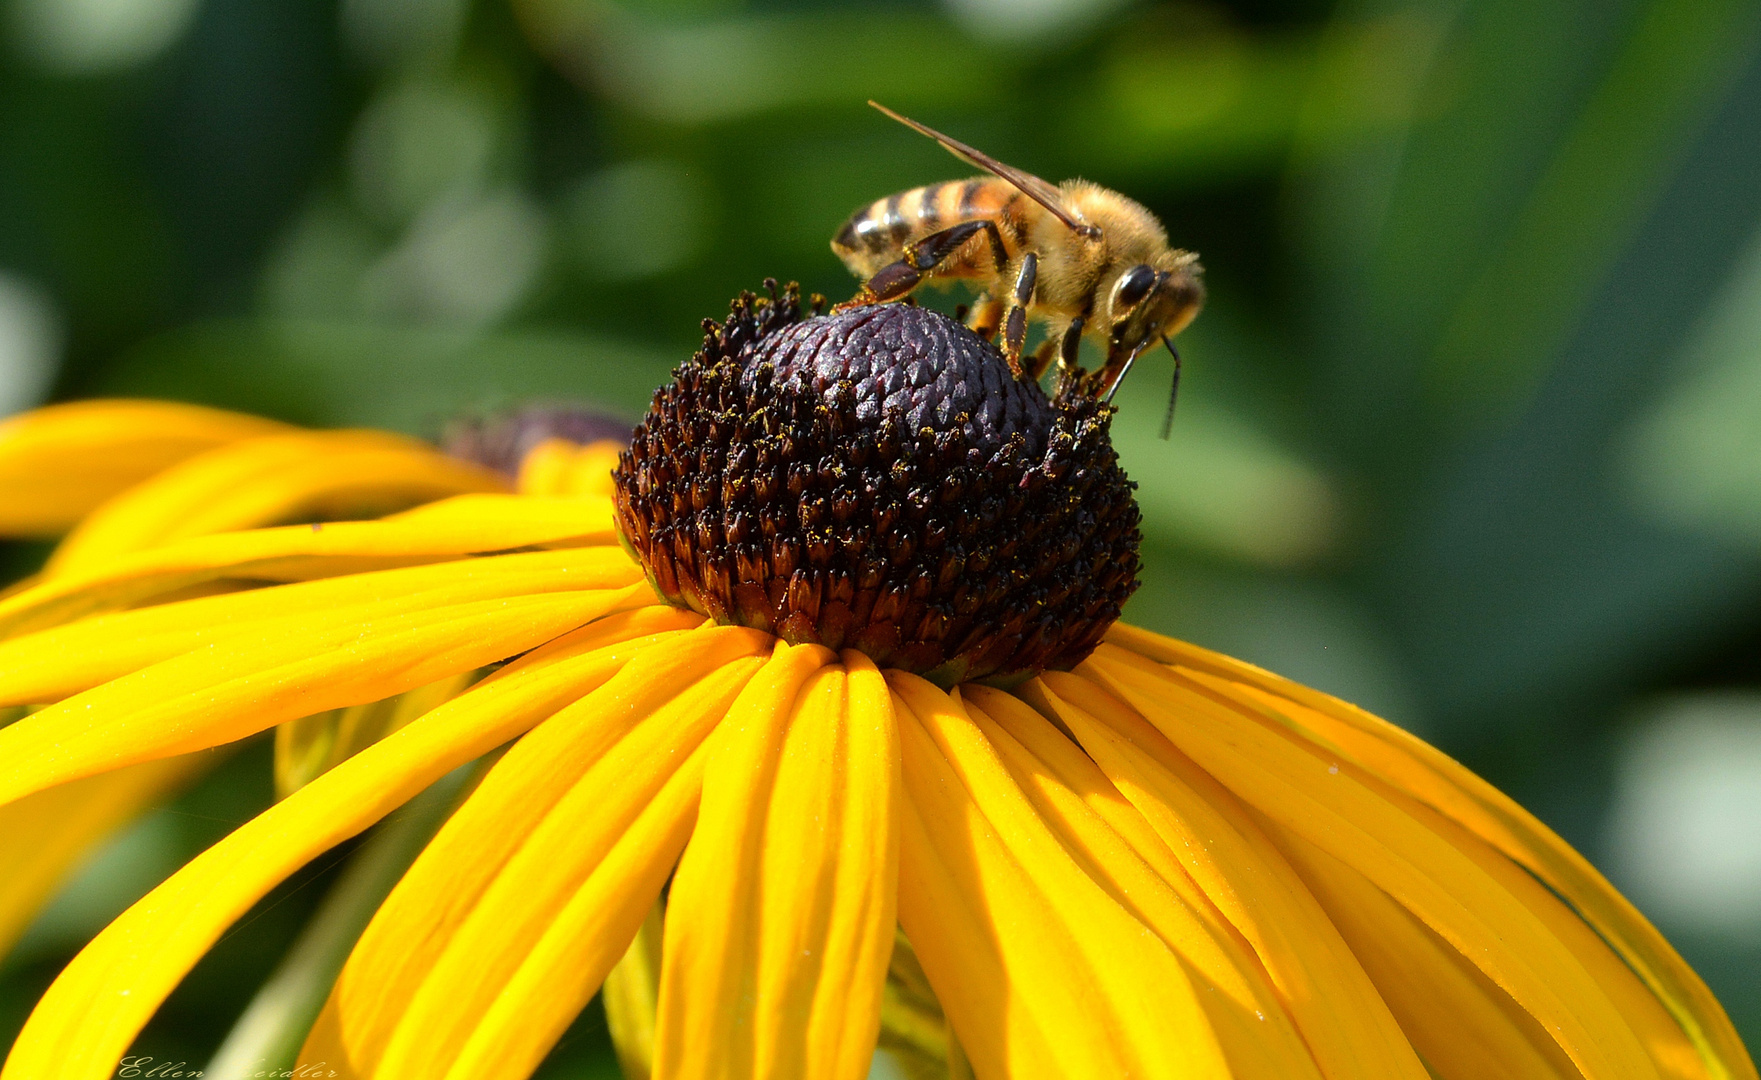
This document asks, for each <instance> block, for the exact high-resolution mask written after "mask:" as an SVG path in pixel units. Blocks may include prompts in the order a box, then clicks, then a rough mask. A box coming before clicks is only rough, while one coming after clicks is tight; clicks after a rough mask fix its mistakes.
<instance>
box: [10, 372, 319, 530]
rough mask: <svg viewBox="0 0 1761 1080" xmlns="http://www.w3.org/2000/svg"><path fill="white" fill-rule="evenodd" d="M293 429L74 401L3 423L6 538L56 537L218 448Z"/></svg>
mask: <svg viewBox="0 0 1761 1080" xmlns="http://www.w3.org/2000/svg"><path fill="white" fill-rule="evenodd" d="M292 430H294V429H293V428H291V427H289V426H288V425H286V424H280V423H277V422H275V421H273V420H265V419H263V418H261V417H257V416H246V415H243V414H242V413H231V412H222V411H221V410H219V409H207V408H203V407H202V406H200V405H185V404H181V403H179V402H172V401H115V400H97V401H76V402H70V403H68V404H64V405H49V406H45V407H44V408H41V409H36V410H34V411H31V412H27V413H22V414H20V415H18V416H14V417H11V418H9V419H6V420H4V421H0V536H54V535H56V534H58V533H62V532H66V531H67V530H68V529H70V528H72V527H73V526H74V525H75V524H76V523H77V522H78V521H79V520H80V519H81V518H83V517H85V516H86V515H87V514H89V513H91V511H92V510H93V509H94V508H96V507H97V506H98V505H99V504H101V503H103V502H104V501H105V500H106V499H109V498H112V497H113V496H115V495H117V494H119V493H120V492H122V491H125V490H127V489H128V488H130V487H133V486H134V485H135V484H138V483H140V482H141V481H142V480H145V479H147V478H148V477H150V476H152V475H153V474H155V473H157V472H159V471H160V470H162V469H166V468H169V467H170V466H172V465H175V464H177V463H178V462H180V461H183V460H184V459H186V458H189V457H191V456H193V455H196V454H199V453H202V452H203V451H205V450H211V449H213V448H214V447H216V446H224V445H226V444H227V443H232V442H237V441H238V440H240V439H250V438H256V437H260V436H264V435H274V434H279V433H285V432H290V431H292Z"/></svg>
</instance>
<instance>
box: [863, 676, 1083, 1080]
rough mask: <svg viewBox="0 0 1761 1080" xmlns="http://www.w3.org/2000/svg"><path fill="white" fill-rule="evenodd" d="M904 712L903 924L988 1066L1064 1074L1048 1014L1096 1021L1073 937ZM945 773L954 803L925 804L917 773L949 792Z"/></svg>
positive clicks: (973, 1053)
mask: <svg viewBox="0 0 1761 1080" xmlns="http://www.w3.org/2000/svg"><path fill="white" fill-rule="evenodd" d="M895 716H896V717H897V722H898V725H899V746H900V759H901V763H902V765H903V773H904V780H903V785H904V791H905V794H906V798H905V799H903V800H902V802H901V805H900V809H899V924H900V926H901V927H903V928H904V930H905V931H906V933H907V934H908V935H909V936H910V939H911V942H912V944H913V945H914V947H915V951H916V953H917V954H918V957H919V959H920V961H921V962H922V964H923V966H924V967H926V968H934V970H935V985H934V992H935V995H936V996H937V997H939V998H940V1000H941V1002H942V1007H943V1009H944V1010H945V1011H946V1013H947V1017H948V1020H949V1022H950V1023H951V1024H952V1026H953V1027H955V1028H957V1029H958V1030H959V1031H960V1039H961V1040H962V1043H963V1048H964V1050H965V1052H966V1054H967V1056H968V1057H969V1058H970V1059H971V1060H973V1061H975V1062H977V1065H978V1071H979V1072H981V1073H983V1074H984V1075H985V1076H987V1077H1007V1076H1036V1077H1041V1076H1043V1077H1062V1076H1064V1075H1066V1073H1065V1071H1064V1070H1062V1069H1060V1068H1059V1067H1058V1063H1057V1057H1056V1055H1055V1053H1054V1049H1053V1045H1052V1042H1051V1038H1050V1036H1049V1035H1048V1034H1047V1025H1043V1024H1042V1023H1041V1021H1040V1019H1039V1016H1040V1015H1041V1014H1043V1013H1045V1012H1048V1011H1050V1012H1053V1013H1054V1014H1055V1013H1057V1012H1059V1011H1062V1012H1064V1013H1065V1014H1066V1017H1067V1019H1066V1021H1065V1022H1066V1023H1071V1022H1074V1023H1077V1024H1080V1023H1082V1022H1083V1020H1084V1019H1085V1017H1084V1014H1083V1013H1082V1012H1081V1011H1080V1003H1079V1002H1078V1001H1077V1000H1076V999H1075V998H1074V997H1073V996H1072V995H1071V993H1070V988H1069V986H1068V985H1067V981H1066V980H1067V975H1066V972H1065V970H1064V969H1065V968H1066V967H1067V965H1068V961H1067V959H1066V958H1067V957H1068V955H1069V951H1070V950H1069V943H1068V941H1067V940H1066V937H1067V935H1065V934H1064V933H1063V932H1062V930H1061V928H1059V927H1058V925H1057V923H1056V922H1055V921H1054V920H1053V919H1052V916H1051V912H1050V911H1049V910H1048V909H1047V908H1046V905H1045V902H1044V901H1043V900H1042V899H1041V898H1040V897H1039V896H1038V895H1036V894H1035V893H1034V892H1033V889H1032V887H1031V886H1030V885H1029V884H1028V882H1027V880H1026V879H1025V877H1024V876H1023V875H1022V872H1021V868H1020V867H1019V866H1018V865H1016V864H1015V863H1014V861H1013V860H1012V859H1010V858H1009V857H1008V855H1007V853H1005V852H1003V851H1002V850H1001V846H1000V845H999V844H998V843H997V840H996V837H995V835H994V834H992V833H991V832H990V830H989V829H988V828H986V827H984V826H983V825H982V817H981V815H979V814H978V813H977V811H976V810H975V809H974V808H973V807H972V804H971V800H970V799H966V798H964V795H963V792H962V791H961V789H960V787H959V781H958V780H956V779H954V778H953V777H951V776H947V775H945V770H946V764H945V763H939V764H938V761H937V755H936V754H935V748H934V744H933V743H931V742H930V740H929V736H928V735H927V734H925V733H924V731H923V728H922V725H920V724H919V723H918V722H917V719H916V718H915V717H913V716H910V715H909V714H908V711H906V710H903V709H896V710H895ZM919 761H921V762H922V763H923V764H921V765H918V766H917V767H916V768H913V765H914V764H915V763H916V762H919ZM937 770H941V771H942V775H941V777H940V781H941V782H940V791H939V793H941V794H944V795H946V797H947V799H946V801H947V802H948V803H949V804H950V805H948V806H946V807H941V806H937V805H933V804H932V805H930V806H929V808H928V809H927V810H925V811H920V810H919V809H918V803H919V799H918V797H917V796H915V795H914V794H913V791H912V786H913V778H914V776H923V775H925V774H926V773H927V774H929V783H930V784H931V785H932V787H931V789H930V790H931V792H937V787H936V786H935V785H938V777H937ZM923 801H925V802H928V801H929V800H928V799H925V800H923ZM944 815H946V816H944ZM951 837H954V838H958V840H957V841H956V842H954V843H950V842H949V841H950V838H951ZM987 883H988V888H986V885H987ZM1059 1027H1060V1025H1058V1024H1056V1023H1053V1024H1051V1025H1050V1028H1051V1029H1052V1030H1058V1029H1059ZM1061 1033H1062V1032H1061ZM1094 1037H1101V1036H1098V1035H1097V1036H1094Z"/></svg>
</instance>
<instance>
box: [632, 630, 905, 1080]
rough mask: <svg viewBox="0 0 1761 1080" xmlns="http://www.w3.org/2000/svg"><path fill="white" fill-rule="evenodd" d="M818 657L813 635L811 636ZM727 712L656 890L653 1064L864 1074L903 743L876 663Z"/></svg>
mask: <svg viewBox="0 0 1761 1080" xmlns="http://www.w3.org/2000/svg"><path fill="white" fill-rule="evenodd" d="M810 657H811V659H810V661H809V662H811V660H812V659H816V660H818V661H819V662H822V663H823V662H824V661H825V660H827V659H829V658H830V657H829V654H828V653H826V652H825V651H824V650H815V651H813V652H811V653H810ZM844 662H845V666H844V667H842V668H840V667H827V668H824V669H822V670H820V671H818V672H815V673H814V674H813V675H812V677H811V678H809V679H808V680H807V681H806V683H805V684H804V685H803V686H802V687H801V689H800V692H799V694H798V696H796V698H795V700H794V701H793V703H792V704H788V703H784V702H781V701H780V700H779V701H777V702H776V703H775V704H776V707H775V708H774V710H773V711H771V712H769V714H768V715H767V714H764V713H759V712H743V713H739V714H735V715H730V717H729V719H728V723H727V724H726V726H725V727H724V728H723V730H722V732H721V733H719V734H718V736H717V738H716V741H715V743H714V745H713V748H712V749H713V756H712V758H711V761H710V765H709V770H708V773H707V776H706V778H705V781H704V795H703V806H702V812H701V817H700V822H699V825H698V828H697V831H696V833H695V835H693V837H692V840H691V845H690V847H689V848H688V849H687V850H686V854H685V858H684V860H683V861H682V862H681V864H680V867H679V872H678V874H677V876H676V877H675V879H674V883H673V888H672V891H671V893H670V894H669V898H668V905H667V933H666V948H665V956H664V960H663V967H662V976H661V1004H660V1016H659V1028H658V1031H657V1035H656V1056H655V1064H654V1073H653V1075H654V1076H656V1077H661V1078H671V1077H712V1076H713V1077H728V1078H733V1077H754V1078H762V1077H773V1076H790V1077H802V1078H804V1080H840V1078H844V1080H859V1078H861V1077H864V1076H866V1075H867V1073H868V1066H869V1062H870V1060H871V1058H872V1057H873V1053H874V1044H875V1039H876V1036H877V1035H878V1033H879V1030H880V1006H881V993H882V987H883V986H884V984H885V982H886V971H887V960H888V958H889V956H890V955H891V953H892V947H893V929H894V925H895V902H896V896H897V880H898V849H897V829H896V813H897V811H896V805H897V797H898V796H897V792H898V774H899V762H898V748H897V739H896V736H895V733H894V723H893V716H892V708H891V703H890V699H889V695H888V692H887V687H886V683H885V682H884V680H883V679H882V678H881V676H880V672H879V671H878V670H877V669H876V668H875V667H874V665H873V663H872V662H870V661H868V660H867V659H866V658H865V657H862V656H860V655H859V654H856V653H846V654H845V656H844Z"/></svg>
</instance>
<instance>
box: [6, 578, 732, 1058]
mask: <svg viewBox="0 0 1761 1080" xmlns="http://www.w3.org/2000/svg"><path fill="white" fill-rule="evenodd" d="M697 621H698V620H697V619H695V618H694V617H692V616H689V615H688V614H686V613H682V612H678V611H676V610H674V609H670V608H662V607H650V608H644V609H642V610H640V611H634V612H630V613H628V614H625V615H618V616H613V617H611V618H607V619H603V620H601V621H599V622H597V623H594V624H593V625H592V627H591V628H584V630H586V629H591V630H592V631H593V633H592V634H589V633H586V632H577V633H576V634H574V635H572V645H571V647H570V648H568V649H561V650H557V651H552V652H549V653H547V654H546V655H545V656H543V657H542V658H536V659H534V658H532V657H528V658H524V659H522V660H520V661H518V662H516V663H514V664H511V665H509V666H508V667H506V668H504V669H502V670H501V671H499V672H497V673H496V674H495V675H494V676H492V677H490V678H488V679H485V680H484V681H482V682H480V683H478V684H477V685H476V686H474V687H472V688H471V689H470V690H468V691H466V692H465V693H464V694H462V695H460V696H459V697H457V698H454V699H453V700H452V701H450V702H448V703H447V704H445V705H442V706H441V707H440V708H438V709H436V710H435V711H434V712H432V713H429V714H428V715H427V716H425V717H422V718H421V719H419V720H417V721H415V722H414V723H412V724H410V726H408V727H406V728H404V729H403V730H402V731H399V732H398V733H397V734H395V735H392V736H391V737H389V738H387V739H385V740H383V741H382V742H379V743H376V744H374V745H373V746H370V747H368V748H367V749H365V750H363V751H362V752H361V753H359V754H357V755H355V756H354V757H352V758H350V759H349V760H348V761H345V762H343V763H342V764H341V765H338V766H337V767H336V768H334V769H332V770H330V771H329V772H327V773H325V774H324V775H323V776H321V777H319V778H318V779H317V780H314V781H313V782H312V783H310V784H308V785H306V786H305V787H303V788H301V789H300V790H299V791H296V792H294V793H293V794H292V795H291V796H289V797H288V798H286V799H284V800H282V801H281V802H279V803H277V804H276V805H274V806H272V807H270V808H269V809H268V810H266V811H264V812H263V813H261V814H259V815H258V816H257V817H255V818H253V819H252V820H251V821H249V822H247V823H245V824H244V825H242V826H240V827H239V828H238V829H236V830H234V831H233V832H232V834H231V835H229V836H227V837H226V839H224V840H222V841H220V842H219V843H218V844H216V845H214V846H213V847H211V848H209V849H208V850H207V851H204V852H203V853H202V854H201V855H199V856H197V857H196V858H195V859H193V860H192V861H191V862H190V863H189V864H188V865H186V866H185V867H184V868H183V869H182V870H179V871H178V872H177V873H176V874H174V875H173V876H172V877H171V878H170V879H168V880H167V881H166V882H164V883H163V884H161V885H160V886H159V887H158V888H156V889H154V890H153V891H152V892H151V893H149V894H147V896H146V897H144V898H143V899H142V900H141V901H140V902H139V903H137V904H135V905H134V906H133V907H131V908H130V909H129V910H128V911H126V912H124V913H123V914H122V915H121V916H120V917H118V918H117V920H116V921H115V922H113V923H111V924H110V925H109V926H108V927H106V928H105V929H104V930H103V932H101V933H100V934H99V935H98V936H97V937H96V938H94V939H93V941H92V943H91V944H90V945H88V946H87V947H86V948H85V949H84V950H83V951H82V952H81V953H80V954H79V955H78V956H76V957H75V958H74V959H73V961H72V963H70V964H69V965H68V966H67V968H66V969H65V970H63V971H62V973H61V975H60V977H58V978H57V979H56V980H55V983H54V984H53V985H52V986H51V987H50V988H49V990H48V992H47V993H46V994H44V995H43V998H42V1000H41V1001H39V1002H38V1003H37V1007H36V1009H35V1011H34V1012H32V1014H31V1016H30V1018H29V1020H27V1021H26V1023H25V1027H24V1030H23V1031H22V1032H20V1034H19V1037H18V1041H17V1042H16V1043H15V1044H14V1045H13V1049H12V1053H11V1056H10V1057H8V1058H7V1061H6V1067H5V1069H4V1071H0V1078H3V1080H41V1078H43V1077H51V1076H52V1077H55V1078H56V1080H100V1078H102V1077H108V1076H111V1075H113V1074H114V1071H115V1069H116V1062H117V1061H118V1060H119V1059H120V1058H121V1056H122V1054H123V1052H124V1051H125V1050H127V1048H128V1046H129V1044H130V1042H131V1041H132V1040H133V1039H134V1037H135V1035H136V1034H137V1033H138V1032H139V1031H140V1029H141V1026H142V1025H143V1024H145V1023H146V1021H147V1019H148V1018H149V1017H150V1016H151V1015H152V1014H153V1011H154V1010H155V1009H157V1008H158V1006H159V1003H160V1002H162V1001H164V1000H165V996H166V995H167V994H169V993H170V992H171V990H172V988H173V987H175V986H176V985H177V983H178V981H179V980H180V979H181V978H182V977H183V975H184V973H185V972H187V971H188V970H189V969H190V967H192V966H193V965H194V964H195V962H196V961H197V960H198V959H200V958H201V956H202V954H203V953H205V952H206V951H207V950H208V948H209V947H210V946H212V945H213V943H214V942H215V940H216V939H218V938H219V936H220V935H221V934H222V933H223V932H224V931H225V929H226V928H227V927H228V926H230V925H231V924H232V922H233V921H234V920H235V919H237V918H238V917H239V916H240V915H242V914H243V913H244V912H245V911H247V910H248V909H249V908H250V907H251V905H252V904H254V903H256V902H257V900H259V899H261V898H262V896H263V895H264V894H265V893H267V892H268V891H269V890H270V889H272V888H274V887H275V885H277V884H278V883H280V882H281V881H283V880H284V879H286V877H287V876H288V875H289V874H291V873H293V872H294V871H295V870H297V869H298V868H299V867H301V866H303V865H305V864H306V863H307V862H309V861H310V860H311V859H312V858H314V857H316V856H317V855H319V854H320V853H322V852H324V851H327V850H329V849H330V848H331V847H334V846H335V845H336V844H338V843H340V842H341V841H343V840H346V839H348V838H349V837H351V836H354V835H355V834H357V833H359V832H360V831H361V830H363V829H365V828H367V827H368V826H369V825H371V824H373V823H374V822H375V821H378V820H379V819H380V818H382V817H384V816H385V815H386V814H388V813H390V812H391V811H392V810H395V809H396V808H397V807H399V806H401V805H403V803H405V802H407V801H408V800H409V799H410V798H411V797H412V796H414V795H415V794H416V793H417V792H419V791H421V790H422V789H424V788H426V787H427V786H428V785H429V784H432V783H433V782H434V781H435V780H438V779H439V778H440V777H441V776H443V775H445V774H446V773H447V772H449V771H451V770H452V769H454V768H456V767H458V766H459V765H462V764H464V763H465V762H468V761H470V760H472V759H474V758H477V757H480V756H482V755H483V754H485V753H487V752H489V751H490V750H493V749H494V748H495V747H497V746H499V745H501V744H502V743H504V742H506V741H508V740H509V739H511V738H513V737H515V736H517V735H519V734H520V733H521V732H523V731H524V730H526V729H527V728H529V727H531V726H532V725H533V724H536V723H537V722H539V721H540V720H543V719H544V718H545V717H547V716H549V715H551V714H553V713H554V712H556V710H557V709H559V708H561V707H562V706H564V705H565V704H567V703H569V702H571V701H574V700H576V699H577V698H580V697H581V695H583V694H590V692H591V691H593V690H594V689H595V688H600V687H603V685H604V684H605V683H606V682H607V681H608V680H610V679H611V678H613V677H614V676H615V675H616V674H617V673H618V672H619V670H620V669H621V668H622V667H623V666H624V664H625V663H626V662H628V661H629V660H630V658H631V657H633V656H636V655H640V654H642V653H644V652H646V651H648V650H650V649H661V650H664V649H666V648H667V647H668V646H669V645H670V643H671V642H674V641H678V640H679V639H680V638H681V637H686V636H689V635H681V634H679V633H677V630H676V629H675V628H677V627H681V626H690V625H692V624H694V623H695V622H697ZM656 634H661V635H665V636H662V637H660V638H658V639H657V638H656V637H655V635H656Z"/></svg>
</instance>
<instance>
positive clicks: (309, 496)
mask: <svg viewBox="0 0 1761 1080" xmlns="http://www.w3.org/2000/svg"><path fill="white" fill-rule="evenodd" d="M506 488H507V482H506V481H505V480H503V479H502V478H501V477H500V475H499V474H497V473H494V472H492V471H490V470H489V469H485V468H482V467H481V466H477V465H472V464H470V463H468V462H463V461H459V460H457V459H456V458H450V457H448V456H446V455H445V454H442V453H441V452H440V451H438V450H436V449H434V448H433V447H432V446H429V445H427V444H426V443H423V442H420V441H418V440H416V439H411V438H406V437H404V436H399V435H392V434H389V433H385V432H377V431H312V432H299V433H295V434H288V435H270V436H265V437H263V438H256V439H244V440H241V441H239V442H235V443H231V444H229V445H227V446H223V447H220V448H217V449H214V450H209V451H208V452H206V453H203V454H198V455H196V456H195V457H192V458H189V459H187V460H185V461H182V462H179V463H178V464H176V465H173V466H172V467H170V468H168V469H166V470H165V471H163V472H161V473H159V474H158V475H156V476H154V477H152V478H150V479H148V480H146V481H144V482H143V483H140V484H138V485H136V486H135V487H133V488H130V489H129V490H127V491H125V492H122V493H121V494H119V495H117V496H116V497H115V498H113V499H111V500H109V501H108V502H106V503H104V504H103V505H102V506H99V507H97V508H96V509H94V510H93V511H92V513H91V514H90V515H88V516H87V517H86V518H85V520H83V521H81V522H80V524H79V525H78V526H77V527H76V528H75V529H74V530H73V532H72V533H70V534H69V535H68V537H67V538H66V539H65V540H63V541H62V542H61V546H60V547H58V548H56V550H55V553H54V554H53V555H52V556H50V558H49V562H48V564H47V565H46V566H45V567H44V570H45V572H46V573H49V574H58V573H65V572H68V571H71V570H76V569H83V568H85V567H89V566H93V565H96V564H98V563H101V562H103V561H105V560H107V559H111V558H114V557H115V556H117V555H126V554H128V553H129V552H132V551H139V550H141V549H143V548H148V547H154V546H157V545H159V544H165V543H170V542H171V541H174V540H184V539H188V538H189V537H192V536H207V535H210V534H212V533H221V532H232V531H234V530H237V529H250V528H256V527H259V526H264V525H278V524H280V523H282V522H285V521H297V520H300V519H302V518H313V517H316V518H320V519H337V518H350V517H374V516H377V515H379V514H381V513H384V512H387V511H391V510H401V509H403V508H404V507H407V506H411V505H413V504H415V503H422V502H429V501H431V500H434V499H440V498H445V497H446V496H449V495H460V494H465V493H467V492H486V491H504V490H506Z"/></svg>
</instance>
